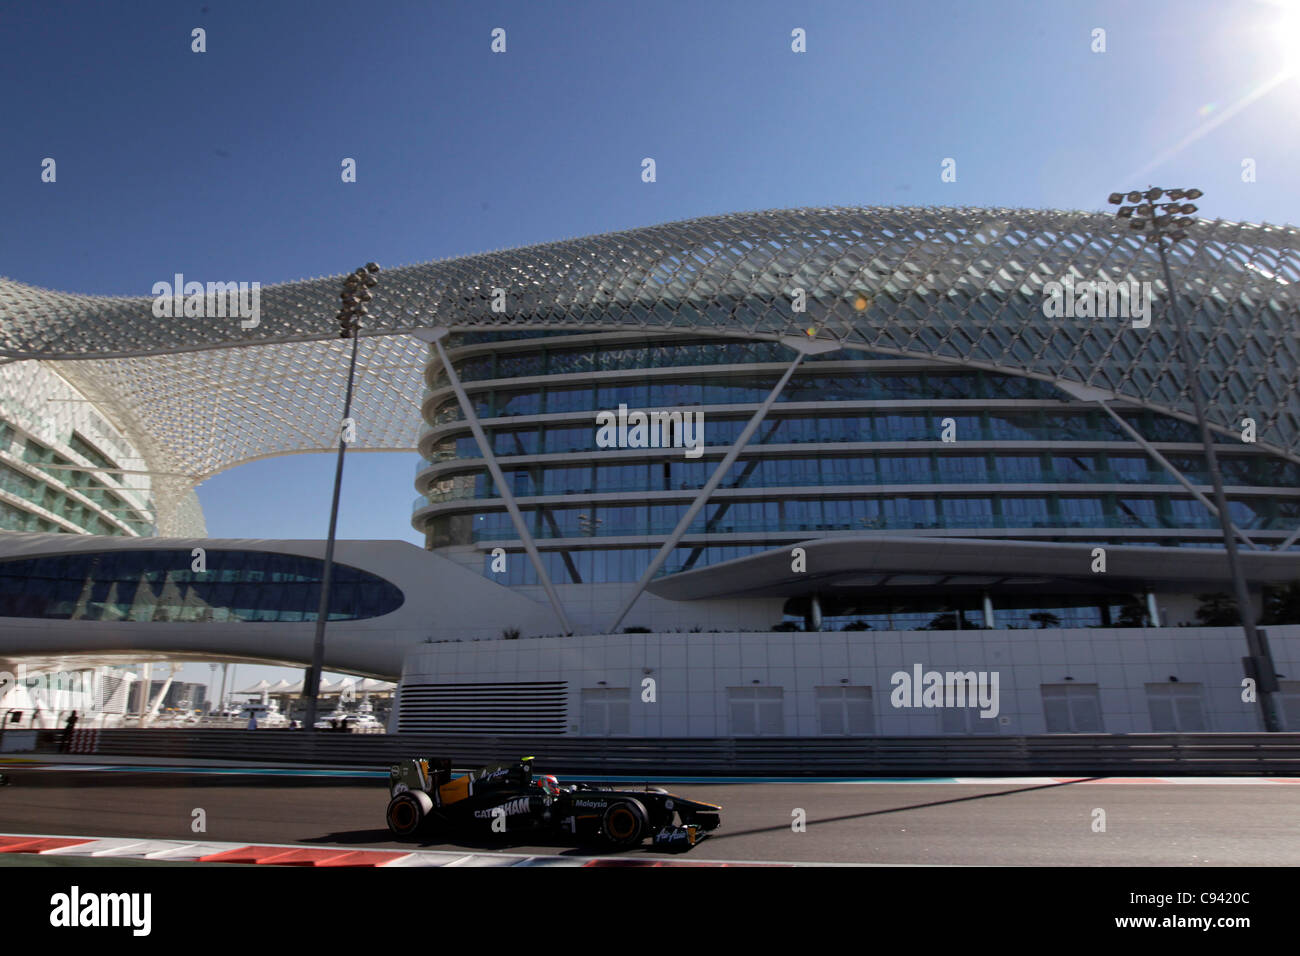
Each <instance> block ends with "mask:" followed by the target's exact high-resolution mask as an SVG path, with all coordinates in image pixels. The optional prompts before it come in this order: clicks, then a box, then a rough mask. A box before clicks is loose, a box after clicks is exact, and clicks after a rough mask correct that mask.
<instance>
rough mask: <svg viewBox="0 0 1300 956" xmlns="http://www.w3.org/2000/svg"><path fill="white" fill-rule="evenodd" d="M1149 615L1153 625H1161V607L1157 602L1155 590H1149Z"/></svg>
mask: <svg viewBox="0 0 1300 956" xmlns="http://www.w3.org/2000/svg"><path fill="white" fill-rule="evenodd" d="M1147 615H1148V616H1149V617H1150V618H1151V626H1152V627H1159V626H1160V608H1159V606H1158V605H1157V604H1156V595H1155V592H1154V591H1148V592H1147Z"/></svg>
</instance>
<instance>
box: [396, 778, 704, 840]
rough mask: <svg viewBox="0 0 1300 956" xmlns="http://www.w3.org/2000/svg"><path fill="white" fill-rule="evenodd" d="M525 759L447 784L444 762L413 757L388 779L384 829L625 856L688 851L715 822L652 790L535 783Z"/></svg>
mask: <svg viewBox="0 0 1300 956" xmlns="http://www.w3.org/2000/svg"><path fill="white" fill-rule="evenodd" d="M532 761H533V758H532V757H525V758H524V759H522V760H519V761H517V762H515V763H512V764H498V765H494V766H490V767H484V768H483V769H481V770H475V771H472V772H470V773H467V774H465V775H463V776H460V777H456V778H454V779H453V778H452V775H451V761H450V760H427V759H425V758H423V757H416V758H413V759H410V760H403V761H402V762H401V763H398V764H395V765H394V766H393V767H392V768H391V769H390V770H389V772H388V789H389V793H390V795H391V799H390V800H389V803H388V813H387V815H386V816H387V820H388V829H389V830H391V831H392V832H393V833H394V834H395V835H396V836H399V837H410V836H413V835H414V834H415V833H417V832H418V831H419V830H421V829H423V828H426V827H441V828H444V829H448V830H459V831H461V832H465V833H473V834H476V835H477V836H480V837H489V838H490V837H492V836H498V837H499V836H501V835H503V834H506V835H518V834H519V833H521V832H532V833H536V834H538V835H542V836H553V837H556V838H572V839H575V840H584V839H594V840H599V841H600V842H602V843H604V844H606V845H608V846H613V847H617V848H620V849H624V848H627V847H633V846H638V845H640V844H641V842H642V841H643V840H644V839H645V838H646V837H647V836H648V837H650V838H651V842H652V844H653V846H654V847H655V848H657V849H667V850H687V849H689V848H690V847H692V846H694V845H695V844H696V843H698V842H699V841H700V840H702V839H703V838H704V837H705V836H706V835H707V834H708V833H709V832H710V831H712V830H715V829H717V827H718V824H719V822H720V818H719V816H718V811H720V810H721V809H722V808H721V807H719V806H717V805H716V804H712V803H701V802H699V801H697V800H686V799H683V798H682V797H679V796H677V795H676V794H673V793H669V792H668V791H667V790H663V789H660V788H658V787H650V786H647V787H646V788H645V789H644V790H617V789H611V788H608V787H604V786H600V785H598V784H591V783H574V784H570V785H568V786H564V787H562V786H560V784H559V781H558V780H556V779H555V777H553V776H550V775H549V774H546V775H534V774H533V770H532Z"/></svg>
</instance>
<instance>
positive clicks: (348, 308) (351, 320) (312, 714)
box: [302, 262, 379, 733]
mask: <svg viewBox="0 0 1300 956" xmlns="http://www.w3.org/2000/svg"><path fill="white" fill-rule="evenodd" d="M378 271H379V266H377V265H375V264H374V263H373V262H371V263H369V264H367V265H366V266H365V267H364V268H361V269H358V270H357V271H356V272H354V273H352V274H351V275H349V276H347V277H346V278H345V279H344V280H343V290H342V291H341V292H340V293H339V297H340V298H341V299H342V300H343V308H342V309H341V310H340V311H339V314H338V316H337V321H338V323H339V338H341V339H351V340H352V356H351V358H350V359H349V361H348V386H347V391H346V392H345V393H344V396H343V421H342V422H340V424H339V454H338V459H337V461H336V463H335V465H334V495H333V498H332V499H331V500H330V529H329V536H328V537H327V538H326V539H325V561H324V564H323V566H322V568H321V576H320V577H321V580H320V604H319V605H318V607H317V611H316V633H315V636H314V638H313V640H312V651H311V666H310V667H308V668H307V677H306V679H305V680H304V681H303V684H302V693H303V696H304V697H306V698H307V713H306V715H305V717H306V719H305V720H304V721H303V726H304V729H305V730H307V731H308V732H309V733H314V732H315V731H316V712H317V700H318V695H319V694H320V678H321V671H323V670H324V668H325V621H326V619H327V618H328V617H329V610H330V584H331V581H332V579H333V574H334V540H335V536H336V534H337V532H338V524H339V491H340V490H341V488H342V487H343V456H344V453H345V452H346V451H347V447H348V442H349V441H351V440H352V436H351V434H350V430H349V427H348V426H349V424H350V416H351V415H352V385H353V382H354V381H355V380H356V374H357V342H358V341H360V339H361V335H360V330H361V319H362V318H364V317H365V316H367V315H369V314H370V312H369V310H368V309H367V308H366V307H365V306H364V305H363V304H362V302H369V301H370V300H371V299H373V298H374V296H373V295H372V294H371V293H370V292H369V291H368V290H366V289H364V288H361V286H362V280H363V277H364V278H370V279H373V278H374V275H373V274H374V273H376V272H378ZM358 290H360V291H358Z"/></svg>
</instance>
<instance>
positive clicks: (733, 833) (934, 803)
mask: <svg viewBox="0 0 1300 956" xmlns="http://www.w3.org/2000/svg"><path fill="white" fill-rule="evenodd" d="M1104 779H1105V778H1104V777H1088V778H1086V779H1085V778H1079V779H1072V780H1062V781H1060V782H1058V783H1042V784H1035V785H1034V786H1032V787H1017V788H1016V789H1014V790H999V791H998V792H997V793H973V794H971V795H970V796H966V797H953V798H952V799H950V800H931V801H929V802H928V803H912V804H909V805H907V806H905V807H885V808H884V809H882V810H864V811H863V812H862V813H843V814H840V815H839V816H837V817H825V818H823V819H820V820H814V819H811V818H809V819H808V820H807V821H806V825H807V826H809V827H813V826H818V825H820V824H824V823H843V822H844V821H845V820H865V819H866V818H867V817H879V816H884V815H885V814H889V813H906V812H907V811H908V810H927V809H930V808H931V807H942V806H947V805H949V804H955V803H969V802H971V801H973V800H993V799H996V798H998V797H1014V796H1018V795H1019V794H1022V793H1033V792H1034V791H1035V790H1055V789H1056V788H1057V787H1072V786H1074V785H1075V784H1079V783H1090V782H1095V781H1098V780H1104ZM789 829H790V824H789V823H779V824H777V825H776V826H770V827H753V828H751V829H748V830H728V831H726V832H724V833H718V834H715V835H713V836H712V837H711V839H714V840H725V839H727V838H728V837H738V836H752V835H754V834H756V833H778V832H785V831H787V830H789Z"/></svg>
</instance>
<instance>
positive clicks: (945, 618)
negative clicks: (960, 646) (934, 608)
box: [917, 611, 958, 631]
mask: <svg viewBox="0 0 1300 956" xmlns="http://www.w3.org/2000/svg"><path fill="white" fill-rule="evenodd" d="M957 629H958V628H957V615H956V613H954V612H952V611H944V612H943V613H941V614H936V615H935V616H934V617H932V618H931V619H930V623H929V624H927V625H925V627H918V628H917V630H918V631H955V630H957Z"/></svg>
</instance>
